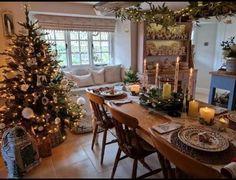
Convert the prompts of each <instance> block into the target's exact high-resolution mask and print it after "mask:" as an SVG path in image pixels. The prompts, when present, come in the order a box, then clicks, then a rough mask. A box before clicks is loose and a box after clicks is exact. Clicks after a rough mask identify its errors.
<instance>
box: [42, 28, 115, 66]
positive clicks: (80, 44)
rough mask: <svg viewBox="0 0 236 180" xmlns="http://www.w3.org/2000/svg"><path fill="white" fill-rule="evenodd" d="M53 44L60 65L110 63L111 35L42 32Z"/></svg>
mask: <svg viewBox="0 0 236 180" xmlns="http://www.w3.org/2000/svg"><path fill="white" fill-rule="evenodd" d="M43 31H44V32H46V33H48V35H46V36H45V38H46V39H47V40H48V41H49V42H51V43H53V44H55V50H56V51H57V54H58V60H59V61H61V62H60V65H61V66H64V67H68V68H70V67H73V66H81V65H103V64H110V63H112V33H110V32H90V31H59V30H43Z"/></svg>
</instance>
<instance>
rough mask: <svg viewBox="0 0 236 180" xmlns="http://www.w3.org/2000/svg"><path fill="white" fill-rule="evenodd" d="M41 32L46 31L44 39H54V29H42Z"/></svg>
mask: <svg viewBox="0 0 236 180" xmlns="http://www.w3.org/2000/svg"><path fill="white" fill-rule="evenodd" d="M43 33H48V34H47V35H45V39H54V38H55V37H54V31H51V30H44V31H43Z"/></svg>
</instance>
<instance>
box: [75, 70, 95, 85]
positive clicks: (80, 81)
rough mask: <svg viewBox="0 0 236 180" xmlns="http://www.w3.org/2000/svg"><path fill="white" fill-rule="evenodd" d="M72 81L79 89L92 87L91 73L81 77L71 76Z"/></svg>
mask: <svg viewBox="0 0 236 180" xmlns="http://www.w3.org/2000/svg"><path fill="white" fill-rule="evenodd" d="M73 80H74V81H75V82H76V83H77V85H78V86H79V87H85V86H91V85H94V82H93V78H92V74H91V73H89V74H87V75H83V76H77V75H73Z"/></svg>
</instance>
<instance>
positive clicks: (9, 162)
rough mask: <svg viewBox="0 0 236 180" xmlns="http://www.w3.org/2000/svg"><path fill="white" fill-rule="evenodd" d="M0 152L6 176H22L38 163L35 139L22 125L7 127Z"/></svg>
mask: <svg viewBox="0 0 236 180" xmlns="http://www.w3.org/2000/svg"><path fill="white" fill-rule="evenodd" d="M1 152H2V156H3V159H4V162H5V165H6V166H7V169H8V178H18V177H22V176H23V175H24V174H25V173H26V172H28V171H29V170H30V169H32V168H33V167H35V166H37V165H38V164H39V163H40V158H39V153H38V149H37V144H36V141H35V140H34V138H32V137H31V136H30V135H29V134H28V133H27V132H26V130H25V129H24V128H23V127H22V126H15V127H13V128H9V129H7V130H6V131H5V132H4V133H3V137H2V147H1Z"/></svg>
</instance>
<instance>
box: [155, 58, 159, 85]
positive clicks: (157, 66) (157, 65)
mask: <svg viewBox="0 0 236 180" xmlns="http://www.w3.org/2000/svg"><path fill="white" fill-rule="evenodd" d="M158 73H159V64H158V63H156V76H155V85H156V86H157V83H158Z"/></svg>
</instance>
